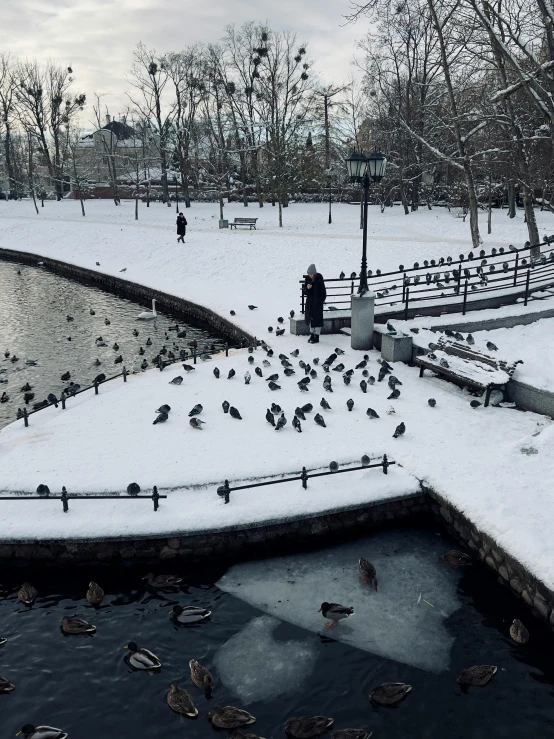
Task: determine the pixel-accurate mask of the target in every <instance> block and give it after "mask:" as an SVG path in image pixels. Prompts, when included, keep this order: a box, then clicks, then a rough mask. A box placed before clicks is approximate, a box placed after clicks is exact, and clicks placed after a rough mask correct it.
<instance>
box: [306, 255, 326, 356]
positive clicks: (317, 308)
mask: <svg viewBox="0 0 554 739" xmlns="http://www.w3.org/2000/svg"><path fill="white" fill-rule="evenodd" d="M305 287H306V306H305V308H304V320H305V321H306V323H307V324H308V327H309V329H310V338H309V339H308V343H309V344H317V343H319V335H320V333H321V329H322V328H323V303H325V300H326V298H327V291H326V289H325V282H324V281H323V276H322V275H320V274H319V272H318V271H317V269H316V268H315V264H310V266H309V267H308V276H307V278H306V285H305Z"/></svg>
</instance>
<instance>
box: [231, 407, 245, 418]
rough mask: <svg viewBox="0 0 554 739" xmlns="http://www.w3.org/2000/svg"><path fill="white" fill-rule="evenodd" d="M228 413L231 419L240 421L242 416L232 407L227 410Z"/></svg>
mask: <svg viewBox="0 0 554 739" xmlns="http://www.w3.org/2000/svg"><path fill="white" fill-rule="evenodd" d="M229 413H230V414H231V417H232V418H236V419H237V420H238V421H242V416H241V415H240V413H239V412H238V410H237V409H236V408H235V407H234V406H231V407H230V408H229Z"/></svg>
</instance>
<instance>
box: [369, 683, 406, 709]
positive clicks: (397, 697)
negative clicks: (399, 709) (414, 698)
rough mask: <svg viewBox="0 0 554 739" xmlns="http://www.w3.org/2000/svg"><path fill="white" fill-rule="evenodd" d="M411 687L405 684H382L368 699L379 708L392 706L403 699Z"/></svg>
mask: <svg viewBox="0 0 554 739" xmlns="http://www.w3.org/2000/svg"><path fill="white" fill-rule="evenodd" d="M411 689H412V686H411V685H408V684H407V683H383V684H382V685H379V687H377V688H375V690H374V691H373V693H370V696H369V697H370V698H371V700H372V701H374V702H375V703H378V704H379V705H380V706H393V705H394V704H395V703H399V702H400V701H401V700H402V699H403V698H405V697H406V696H407V695H408V693H409V692H410V691H411Z"/></svg>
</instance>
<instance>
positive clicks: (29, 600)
mask: <svg viewBox="0 0 554 739" xmlns="http://www.w3.org/2000/svg"><path fill="white" fill-rule="evenodd" d="M37 595H38V591H37V589H36V588H34V587H33V586H32V585H29V583H28V582H24V583H23V585H22V586H21V588H20V589H19V593H18V594H17V599H18V600H20V601H21V602H22V603H24V604H25V605H26V606H32V605H33V603H34V602H35V600H36V599H37Z"/></svg>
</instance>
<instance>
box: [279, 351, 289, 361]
mask: <svg viewBox="0 0 554 739" xmlns="http://www.w3.org/2000/svg"><path fill="white" fill-rule="evenodd" d="M279 359H280V360H281V361H283V359H288V354H282V353H281V354H279Z"/></svg>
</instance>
